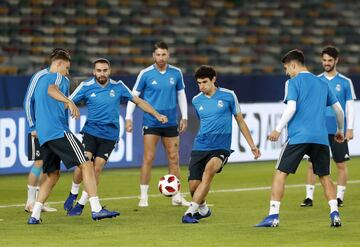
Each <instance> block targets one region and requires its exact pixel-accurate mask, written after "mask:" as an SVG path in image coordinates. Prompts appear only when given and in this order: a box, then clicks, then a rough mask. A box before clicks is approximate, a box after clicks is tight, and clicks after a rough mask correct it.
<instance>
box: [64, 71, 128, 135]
mask: <svg viewBox="0 0 360 247" xmlns="http://www.w3.org/2000/svg"><path fill="white" fill-rule="evenodd" d="M121 98H125V99H127V100H133V98H134V96H133V94H132V92H131V91H130V90H129V88H128V87H127V86H125V84H124V83H123V82H122V81H114V80H112V79H109V82H108V84H107V85H106V86H105V87H104V86H102V85H101V84H99V83H98V82H97V81H96V79H95V78H90V79H88V80H86V81H83V82H82V83H81V84H80V85H79V86H78V87H77V88H76V89H75V91H74V92H73V93H72V94H71V96H70V99H72V100H73V101H74V102H75V103H78V102H80V101H82V100H83V101H84V102H85V103H86V105H87V107H88V116H87V119H86V122H85V125H84V127H83V129H82V130H81V131H82V132H85V133H88V134H90V135H93V136H96V137H99V138H104V139H108V140H118V139H119V130H120V126H119V116H120V101H121Z"/></svg>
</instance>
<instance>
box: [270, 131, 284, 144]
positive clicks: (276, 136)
mask: <svg viewBox="0 0 360 247" xmlns="http://www.w3.org/2000/svg"><path fill="white" fill-rule="evenodd" d="M280 134H281V132H277V131H276V130H273V131H272V132H271V133H270V135H268V137H267V139H268V140H269V141H272V142H276V141H277V140H279V137H280Z"/></svg>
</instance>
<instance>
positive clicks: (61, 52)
mask: <svg viewBox="0 0 360 247" xmlns="http://www.w3.org/2000/svg"><path fill="white" fill-rule="evenodd" d="M58 59H61V60H64V61H69V62H70V61H71V56H70V53H69V52H68V51H67V50H65V49H63V48H55V49H54V50H53V51H52V52H51V55H50V61H51V62H53V61H55V60H58Z"/></svg>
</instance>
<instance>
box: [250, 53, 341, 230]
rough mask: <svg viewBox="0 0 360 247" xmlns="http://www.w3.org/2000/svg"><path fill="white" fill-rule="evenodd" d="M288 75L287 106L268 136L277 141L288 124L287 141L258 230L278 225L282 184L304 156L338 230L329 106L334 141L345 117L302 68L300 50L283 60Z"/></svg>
mask: <svg viewBox="0 0 360 247" xmlns="http://www.w3.org/2000/svg"><path fill="white" fill-rule="evenodd" d="M282 63H283V65H284V69H285V72H286V74H287V75H289V76H290V77H291V79H289V80H288V81H287V82H286V86H285V98H284V102H285V103H286V104H287V106H286V109H285V111H284V113H283V114H282V117H281V119H280V121H279V123H278V125H277V126H276V128H275V130H273V131H272V132H271V133H270V135H269V136H268V140H270V141H277V140H278V139H279V136H280V134H281V130H282V129H283V128H284V127H285V125H286V124H288V141H287V142H286V144H285V145H284V147H283V149H282V151H281V154H280V157H279V160H278V162H277V164H276V171H275V174H274V177H273V182H272V188H271V200H270V210H269V215H268V216H267V217H266V218H264V219H263V221H262V222H260V223H259V224H257V225H256V226H257V227H276V226H278V225H279V211H280V201H281V199H282V197H283V195H284V190H285V180H286V178H287V176H288V175H289V173H295V172H296V170H297V167H298V165H299V163H300V162H301V160H302V158H303V157H304V155H305V154H306V155H308V156H309V157H310V159H311V161H312V162H313V167H314V173H315V174H316V175H318V176H319V178H320V182H321V184H322V186H323V187H324V191H325V196H326V198H327V200H328V203H329V206H330V219H331V226H333V227H339V226H341V221H340V216H339V212H338V206H337V201H336V195H335V188H334V184H333V182H332V181H331V178H330V176H329V174H330V151H329V147H328V145H329V141H328V134H327V131H326V118H325V115H326V107H327V106H332V107H333V109H334V111H335V114H336V120H337V132H336V134H335V139H336V140H337V141H339V142H342V141H343V140H344V134H343V127H344V126H343V125H344V113H343V111H342V109H341V106H340V103H339V102H338V100H337V99H336V96H335V95H334V93H333V92H332V90H331V89H330V88H329V86H328V84H327V83H326V82H324V81H322V80H321V79H320V78H318V77H316V76H315V75H313V74H312V73H310V72H309V71H308V70H307V68H306V66H305V57H304V54H303V52H302V51H300V50H297V49H295V50H291V51H289V52H288V53H287V54H286V55H285V56H284V57H283V59H282Z"/></svg>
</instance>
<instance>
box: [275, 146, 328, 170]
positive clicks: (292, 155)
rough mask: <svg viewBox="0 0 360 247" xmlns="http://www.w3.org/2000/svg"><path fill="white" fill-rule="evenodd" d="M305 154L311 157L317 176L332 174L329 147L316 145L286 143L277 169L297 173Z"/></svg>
mask: <svg viewBox="0 0 360 247" xmlns="http://www.w3.org/2000/svg"><path fill="white" fill-rule="evenodd" d="M305 154H306V155H308V156H309V157H310V159H311V161H312V163H313V170H314V173H315V174H316V175H318V176H326V175H329V174H330V150H329V146H327V145H322V144H315V143H301V144H288V143H286V144H285V145H284V147H283V149H282V150H281V153H280V157H279V159H278V162H277V163H276V169H278V170H279V171H282V172H285V173H295V172H296V170H297V168H298V166H299V164H300V162H301V160H302V159H303V157H304V155H305Z"/></svg>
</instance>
